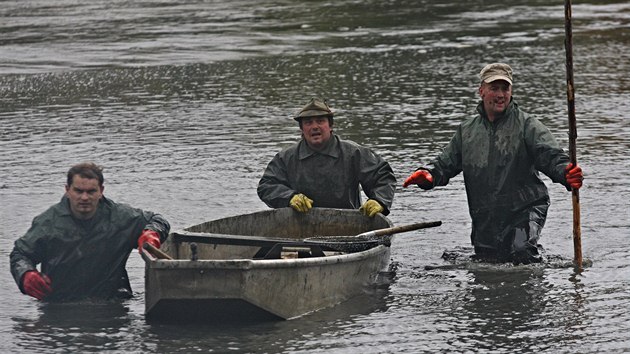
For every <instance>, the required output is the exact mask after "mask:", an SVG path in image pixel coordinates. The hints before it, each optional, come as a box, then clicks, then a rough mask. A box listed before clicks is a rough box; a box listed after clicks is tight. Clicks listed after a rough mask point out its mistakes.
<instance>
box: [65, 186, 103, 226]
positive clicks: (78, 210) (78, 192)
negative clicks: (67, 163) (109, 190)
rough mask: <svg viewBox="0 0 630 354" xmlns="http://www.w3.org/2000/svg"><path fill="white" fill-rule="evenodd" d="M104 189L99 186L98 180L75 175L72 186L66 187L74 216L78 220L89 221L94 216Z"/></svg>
mask: <svg viewBox="0 0 630 354" xmlns="http://www.w3.org/2000/svg"><path fill="white" fill-rule="evenodd" d="M104 189H105V188H104V187H103V186H99V184H98V179H95V178H83V177H81V176H79V175H75V176H74V177H73V178H72V185H70V186H66V196H68V200H70V210H71V211H72V215H74V217H76V218H78V219H89V218H91V217H92V216H94V214H95V213H96V208H97V207H98V201H99V200H100V199H101V197H102V196H103V190H104Z"/></svg>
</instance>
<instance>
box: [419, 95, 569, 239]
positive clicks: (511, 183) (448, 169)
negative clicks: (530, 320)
mask: <svg viewBox="0 0 630 354" xmlns="http://www.w3.org/2000/svg"><path fill="white" fill-rule="evenodd" d="M477 111H478V113H479V114H478V115H476V116H474V117H471V118H469V119H467V120H465V121H464V122H463V123H462V124H461V125H460V126H459V127H458V129H457V132H456V133H455V135H454V136H453V138H452V139H451V141H450V142H449V144H448V145H447V146H446V148H445V149H444V150H443V151H442V153H441V154H440V155H439V156H438V157H437V158H436V159H435V160H434V161H432V162H431V164H429V165H428V166H426V169H428V170H429V171H430V172H431V175H433V178H434V182H433V184H434V186H444V185H446V184H447V183H448V182H449V180H450V179H451V178H453V177H454V176H456V175H457V174H459V173H460V172H462V171H463V172H464V182H465V184H466V194H467V196H468V207H469V212H470V216H471V218H472V222H473V225H472V234H471V240H472V243H473V245H474V246H475V249H478V248H484V249H491V250H501V249H502V247H504V246H505V244H506V243H509V242H511V240H506V237H508V236H509V235H510V233H511V234H512V237H513V233H514V232H513V229H514V227H516V225H518V224H522V223H527V222H528V220H527V219H530V220H529V221H532V220H533V221H534V222H535V223H534V224H536V225H534V227H533V229H536V231H535V232H537V233H539V232H540V229H542V226H543V225H544V223H545V219H546V215H547V208H548V206H549V195H548V192H547V187H546V186H545V184H544V183H543V181H542V180H541V179H540V177H539V173H538V171H541V172H543V173H544V174H545V175H547V176H548V177H549V178H551V180H552V181H553V182H556V183H561V184H563V185H564V186H565V187H567V189H568V190H570V187H569V186H568V184H567V181H566V178H565V176H564V169H565V167H566V166H567V164H568V163H569V157H568V156H567V154H566V153H565V152H564V151H563V150H562V149H561V148H560V146H559V145H558V143H557V141H556V139H555V138H554V136H553V135H552V134H551V132H550V131H549V129H547V127H545V126H544V125H543V124H542V123H541V122H540V121H538V120H537V119H535V118H533V117H530V116H529V115H528V114H527V113H525V112H523V111H522V110H520V109H519V108H518V105H517V103H516V102H514V101H512V102H510V104H509V106H508V108H507V109H506V111H505V113H504V114H503V116H502V117H498V118H497V119H496V120H495V121H494V122H490V121H489V120H488V118H487V115H486V113H485V111H484V109H483V103H481V104H479V106H478V107H477ZM521 219H523V220H521ZM527 228H529V226H527ZM534 237H536V238H538V235H534ZM532 241H533V244H534V245H535V241H536V240H532ZM507 247H509V245H508V246H507Z"/></svg>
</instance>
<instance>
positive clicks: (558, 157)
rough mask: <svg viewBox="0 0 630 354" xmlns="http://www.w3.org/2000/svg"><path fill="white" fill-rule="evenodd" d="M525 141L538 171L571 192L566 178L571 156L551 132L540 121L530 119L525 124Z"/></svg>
mask: <svg viewBox="0 0 630 354" xmlns="http://www.w3.org/2000/svg"><path fill="white" fill-rule="evenodd" d="M525 141H526V144H527V149H528V154H529V155H530V156H531V157H532V158H533V160H534V166H535V167H536V169H537V170H539V171H541V172H542V173H544V174H545V175H547V177H549V178H551V180H552V181H553V182H555V183H560V184H562V185H564V186H565V187H566V188H567V190H571V187H570V186H569V184H568V183H567V180H566V178H565V176H564V169H565V167H566V166H567V165H568V164H569V156H568V155H567V154H566V153H565V152H564V150H563V149H562V148H560V145H559V144H558V142H557V141H556V139H555V137H554V136H553V134H552V133H551V131H549V129H548V128H547V127H546V126H545V125H544V124H542V123H541V122H540V121H539V120H538V119H536V118H533V117H529V118H528V119H527V120H526V124H525Z"/></svg>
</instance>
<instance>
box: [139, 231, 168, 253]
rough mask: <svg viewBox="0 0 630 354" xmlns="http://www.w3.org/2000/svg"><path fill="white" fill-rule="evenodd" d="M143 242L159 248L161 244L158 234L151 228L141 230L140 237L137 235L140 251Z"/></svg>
mask: <svg viewBox="0 0 630 354" xmlns="http://www.w3.org/2000/svg"><path fill="white" fill-rule="evenodd" d="M145 243H150V244H152V245H153V246H155V248H160V245H161V244H162V243H161V242H160V234H158V233H157V232H156V231H153V230H142V233H141V234H140V237H138V252H140V253H142V246H144V244H145Z"/></svg>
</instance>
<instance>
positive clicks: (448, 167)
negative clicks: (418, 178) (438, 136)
mask: <svg viewBox="0 0 630 354" xmlns="http://www.w3.org/2000/svg"><path fill="white" fill-rule="evenodd" d="M421 169H425V170H429V172H431V175H432V176H433V185H434V186H445V185H447V184H448V182H449V181H450V179H451V178H453V177H455V176H457V175H458V174H459V173H460V172H462V133H461V126H460V127H459V128H458V129H457V132H455V135H453V137H452V138H451V141H450V142H449V143H448V144H447V145H446V147H445V148H444V149H443V150H442V152H441V153H440V155H438V157H437V158H435V159H434V160H433V161H431V162H430V163H429V164H427V165H426V166H424V167H422V168H421Z"/></svg>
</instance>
